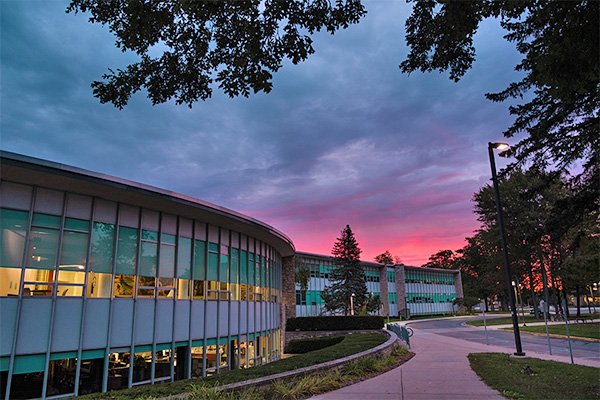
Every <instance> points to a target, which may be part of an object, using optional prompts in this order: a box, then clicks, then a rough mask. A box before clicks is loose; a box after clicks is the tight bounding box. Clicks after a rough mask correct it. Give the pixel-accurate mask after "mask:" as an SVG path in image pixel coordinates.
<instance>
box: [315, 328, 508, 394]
mask: <svg viewBox="0 0 600 400" xmlns="http://www.w3.org/2000/svg"><path fill="white" fill-rule="evenodd" d="M411 346H412V350H413V351H414V352H415V354H416V355H415V356H414V357H413V358H412V359H411V360H410V361H408V362H407V363H405V364H404V365H402V366H401V367H399V368H396V369H393V370H391V371H388V372H386V373H385V374H382V375H379V376H377V377H375V378H372V379H368V380H366V381H363V382H359V383H357V384H354V385H351V386H347V387H345V388H342V389H339V390H336V391H333V392H329V393H325V394H322V395H318V396H315V397H313V399H315V400H316V399H323V400H337V399H344V400H350V399H361V400H368V399H374V400H387V399H390V400H391V399H398V400H441V399H456V400H482V399H485V400H502V399H504V397H502V396H500V394H499V393H498V392H497V391H495V390H493V389H491V388H489V387H488V386H486V385H485V384H484V383H483V382H482V381H481V380H480V379H479V377H478V376H477V375H476V374H475V372H473V370H471V367H469V360H468V359H467V354H469V353H472V352H473V351H503V350H505V349H499V350H498V349H489V348H487V347H486V348H485V349H482V350H476V349H473V346H472V345H471V343H469V342H465V341H463V340H457V339H452V338H446V337H444V336H440V335H436V334H433V333H430V332H427V331H423V330H416V329H415V334H414V336H413V338H412V341H411Z"/></svg>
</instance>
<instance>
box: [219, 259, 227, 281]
mask: <svg viewBox="0 0 600 400" xmlns="http://www.w3.org/2000/svg"><path fill="white" fill-rule="evenodd" d="M219 282H229V256H227V255H224V254H221V257H220V261H219Z"/></svg>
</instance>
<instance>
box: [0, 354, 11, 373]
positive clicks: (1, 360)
mask: <svg viewBox="0 0 600 400" xmlns="http://www.w3.org/2000/svg"><path fill="white" fill-rule="evenodd" d="M9 361H10V359H9V358H8V357H0V371H8V363H9Z"/></svg>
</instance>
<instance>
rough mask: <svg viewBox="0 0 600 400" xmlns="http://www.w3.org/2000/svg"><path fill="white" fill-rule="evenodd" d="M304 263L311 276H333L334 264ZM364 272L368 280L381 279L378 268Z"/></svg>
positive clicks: (325, 277)
mask: <svg viewBox="0 0 600 400" xmlns="http://www.w3.org/2000/svg"><path fill="white" fill-rule="evenodd" d="M304 265H305V266H306V268H308V270H309V271H310V277H311V278H324V279H329V277H330V276H331V272H332V270H333V269H334V268H335V266H334V265H323V264H315V263H304ZM388 273H389V272H388ZM364 274H365V280H366V281H367V282H379V281H380V277H379V271H378V270H372V269H368V268H366V269H365V270H364ZM392 274H393V272H392ZM391 282H394V281H391Z"/></svg>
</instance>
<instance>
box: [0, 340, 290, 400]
mask: <svg viewBox="0 0 600 400" xmlns="http://www.w3.org/2000/svg"><path fill="white" fill-rule="evenodd" d="M279 335H280V334H279V331H275V332H273V333H271V334H269V335H264V336H255V335H250V338H248V339H250V340H248V339H245V340H244V341H240V340H238V338H237V336H235V337H233V338H231V340H229V341H228V340H227V338H222V339H219V341H217V340H216V339H209V340H207V345H206V346H202V345H201V344H203V341H202V340H197V341H193V342H192V345H193V347H188V346H187V344H188V342H182V343H178V344H177V346H176V347H175V349H173V348H172V347H171V344H170V343H169V344H157V345H156V347H155V349H156V351H152V346H151V345H143V346H136V347H135V353H134V356H133V358H132V357H131V353H130V352H129V351H120V352H118V351H117V352H112V353H110V354H109V356H108V360H107V361H108V364H107V365H105V357H104V351H103V350H86V351H84V352H83V353H82V360H81V362H80V367H79V368H80V370H79V383H78V390H77V392H78V393H77V394H78V395H83V394H88V393H97V392H101V391H103V381H104V378H106V379H105V381H106V383H105V385H106V390H108V391H111V390H118V389H123V388H127V387H131V386H135V385H141V384H148V383H157V382H161V381H172V380H178V379H187V378H197V377H203V376H210V375H213V374H215V373H217V372H219V371H222V370H230V369H239V368H249V367H252V366H255V365H261V364H263V363H266V362H269V361H273V360H276V359H279V358H280V352H281V349H280V339H279V337H280V336H279ZM45 357H46V356H45V355H44V354H39V355H27V356H17V357H16V358H15V365H14V368H13V375H12V379H11V388H10V396H9V397H10V398H15V399H17V398H37V397H41V395H42V390H43V383H44V365H45V360H46V358H45ZM76 357H77V353H76V352H69V353H57V354H51V355H50V361H49V364H48V377H47V388H46V396H57V395H69V394H70V395H74V394H75V380H76V376H77V375H76V371H77V364H78V363H77V358H76ZM188 366H191V369H188V368H189V367H188ZM0 367H1V368H0V395H1V396H2V397H5V393H2V392H3V391H4V389H5V388H6V386H7V383H8V358H6V357H5V358H2V359H0ZM105 371H106V377H104V374H105Z"/></svg>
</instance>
